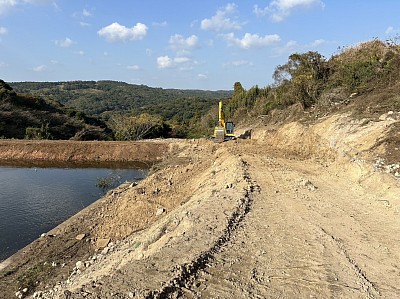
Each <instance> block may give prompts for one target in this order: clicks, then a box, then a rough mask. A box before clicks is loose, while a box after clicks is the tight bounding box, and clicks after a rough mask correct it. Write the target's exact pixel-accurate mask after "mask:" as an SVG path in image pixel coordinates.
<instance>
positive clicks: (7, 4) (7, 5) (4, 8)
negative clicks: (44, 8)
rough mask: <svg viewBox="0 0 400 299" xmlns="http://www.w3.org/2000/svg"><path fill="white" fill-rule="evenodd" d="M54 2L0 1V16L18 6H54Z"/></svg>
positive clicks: (35, 0)
mask: <svg viewBox="0 0 400 299" xmlns="http://www.w3.org/2000/svg"><path fill="white" fill-rule="evenodd" d="M55 1H56V0H0V15H2V14H5V13H7V12H9V11H10V10H11V9H13V8H14V7H16V6H18V5H24V4H31V5H50V4H51V5H54V6H56V3H55Z"/></svg>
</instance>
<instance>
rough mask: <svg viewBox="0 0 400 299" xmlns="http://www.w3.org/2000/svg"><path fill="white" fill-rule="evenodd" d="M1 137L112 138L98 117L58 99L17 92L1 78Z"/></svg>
mask: <svg viewBox="0 0 400 299" xmlns="http://www.w3.org/2000/svg"><path fill="white" fill-rule="evenodd" d="M0 137H2V138H18V139H23V138H26V139H71V138H72V139H75V140H110V139H112V132H111V130H109V129H108V128H107V126H106V125H105V123H104V122H102V121H99V120H98V119H96V118H93V117H87V116H86V115H85V114H84V113H82V112H78V111H76V110H74V109H71V108H67V107H65V106H64V105H62V104H60V103H59V102H57V101H53V100H45V99H43V98H40V97H36V96H31V95H20V94H17V93H16V92H15V91H14V90H13V89H12V88H11V87H10V86H9V85H8V84H7V83H5V82H4V81H3V80H0Z"/></svg>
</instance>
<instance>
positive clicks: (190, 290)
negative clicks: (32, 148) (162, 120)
mask: <svg viewBox="0 0 400 299" xmlns="http://www.w3.org/2000/svg"><path fill="white" fill-rule="evenodd" d="M393 124H394V122H393V121H392V120H382V121H380V122H370V123H363V122H362V121H353V120H352V119H350V118H349V116H348V115H336V116H332V117H329V118H326V119H324V120H322V121H321V122H319V123H318V124H316V125H313V126H305V125H301V124H299V123H290V124H287V125H285V126H283V127H279V128H277V129H271V128H269V127H263V126H258V127H257V128H253V131H252V134H251V135H252V139H250V140H236V141H231V142H227V143H224V144H214V143H212V142H210V141H207V140H195V141H175V142H173V143H171V144H170V145H169V147H168V149H169V151H168V154H167V155H166V158H165V159H164V160H163V162H162V163H160V164H158V168H159V170H155V172H154V173H152V174H151V175H150V176H149V177H148V178H146V179H145V180H143V181H142V182H140V183H139V184H137V185H136V184H125V185H123V186H120V187H119V188H117V189H115V190H113V191H110V192H109V193H108V194H107V195H106V196H105V197H104V198H102V199H101V200H99V201H97V202H96V203H94V204H93V205H92V206H90V207H88V208H86V209H85V210H83V211H81V212H80V213H78V214H77V215H75V216H74V217H72V218H71V219H70V220H68V221H67V222H65V223H63V224H61V225H60V226H59V227H57V228H55V229H54V230H52V231H50V232H49V233H48V234H47V235H46V236H44V237H42V238H40V239H38V240H36V241H35V242H33V243H32V244H31V245H29V246H28V247H27V248H25V249H24V250H22V251H21V252H19V253H18V254H16V255H14V256H13V257H12V258H11V259H10V260H8V261H7V264H8V265H7V266H6V267H5V268H4V269H3V270H1V272H0V290H2V292H3V294H1V295H2V296H0V298H12V297H13V296H15V293H16V292H18V293H17V295H18V296H20V297H29V296H30V297H33V298H69V299H72V298H176V297H182V298H278V297H279V298H397V297H399V296H400V289H399V287H398V279H399V277H400V264H399V260H400V254H399V253H400V243H399V240H398V235H399V233H400V217H399V214H400V198H399V196H398V195H399V194H400V183H399V179H398V178H396V173H398V171H397V170H393V171H392V169H396V167H397V166H396V165H397V164H396V163H392V164H390V168H387V166H388V165H383V166H382V165H381V164H379V165H378V164H376V161H377V159H379V157H380V155H383V154H385V148H384V147H383V146H382V144H381V145H380V144H379V140H380V139H381V138H382V136H384V135H385V134H386V133H387V130H388V129H389V128H390V127H391V125H393ZM399 157H400V155H399ZM399 160H400V159H399ZM399 162H400V161H399ZM393 165H394V166H393ZM78 235H81V236H80V237H79V238H78V239H79V240H78V239H77V238H76V237H77V236H78ZM100 241H103V244H100V243H101V242H100ZM3 265H4V264H3Z"/></svg>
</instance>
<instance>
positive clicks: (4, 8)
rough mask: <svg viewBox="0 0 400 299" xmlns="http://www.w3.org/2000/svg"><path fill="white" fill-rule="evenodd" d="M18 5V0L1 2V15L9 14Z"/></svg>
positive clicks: (2, 0)
mask: <svg viewBox="0 0 400 299" xmlns="http://www.w3.org/2000/svg"><path fill="white" fill-rule="evenodd" d="M17 4H18V1H17V0H0V15H1V14H5V13H7V12H8V11H9V10H10V9H12V8H13V7H14V6H16V5H17Z"/></svg>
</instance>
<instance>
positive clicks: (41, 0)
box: [18, 0, 55, 5]
mask: <svg viewBox="0 0 400 299" xmlns="http://www.w3.org/2000/svg"><path fill="white" fill-rule="evenodd" d="M18 2H22V3H29V4H34V5H47V4H53V3H54V2H55V1H54V0H22V1H18Z"/></svg>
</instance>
